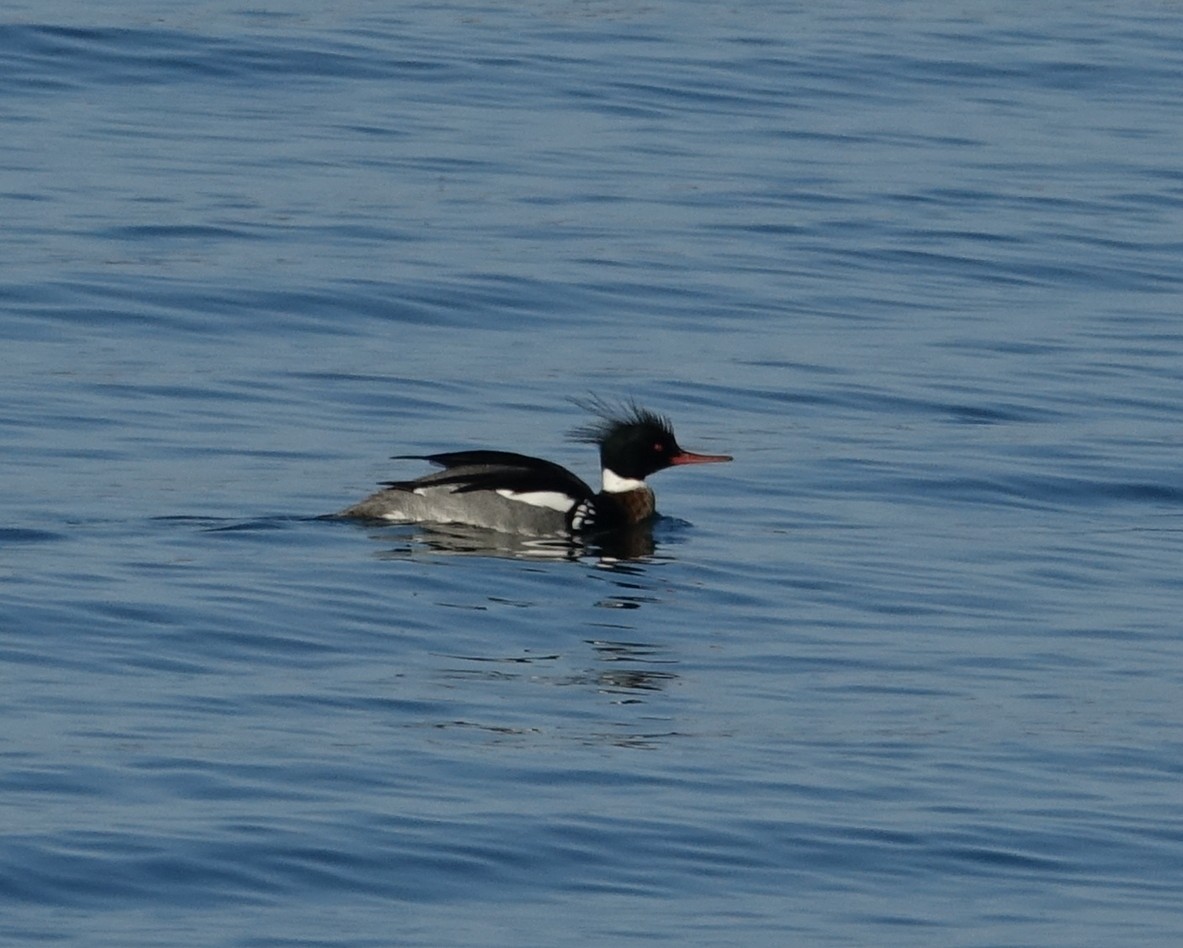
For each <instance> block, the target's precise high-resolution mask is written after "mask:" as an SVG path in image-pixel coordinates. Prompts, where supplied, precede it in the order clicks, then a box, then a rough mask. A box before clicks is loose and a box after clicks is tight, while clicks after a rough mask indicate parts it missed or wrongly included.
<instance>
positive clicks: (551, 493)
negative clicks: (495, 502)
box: [497, 488, 575, 513]
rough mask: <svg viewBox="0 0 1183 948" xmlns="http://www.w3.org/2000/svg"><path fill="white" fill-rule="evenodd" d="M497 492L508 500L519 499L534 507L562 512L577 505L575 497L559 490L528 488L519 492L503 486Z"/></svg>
mask: <svg viewBox="0 0 1183 948" xmlns="http://www.w3.org/2000/svg"><path fill="white" fill-rule="evenodd" d="M497 493H498V494H500V495H501V496H502V497H504V498H506V499H507V500H517V501H520V502H521V503H523V504H529V505H530V506H532V507H547V508H549V509H550V510H558V511H560V512H561V513H566V512H567V511H568V510H570V509H571V508H572V507H574V506H575V498H574V497H572V496H571V495H570V494H564V493H562V492H561V491H557V490H528V491H520V492H519V491H514V490H507V489H505V488H502V489H501V490H499V491H497Z"/></svg>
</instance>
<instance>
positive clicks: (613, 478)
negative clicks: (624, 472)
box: [604, 468, 645, 494]
mask: <svg viewBox="0 0 1183 948" xmlns="http://www.w3.org/2000/svg"><path fill="white" fill-rule="evenodd" d="M644 486H645V482H644V481H636V480H633V479H632V478H631V477H621V476H620V475H619V474H617V473H616V472H615V471H612V470H609V469H608V468H604V493H605V494H624V493H627V492H628V491H630V490H640V489H641V488H642V487H644Z"/></svg>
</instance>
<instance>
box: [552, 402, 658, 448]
mask: <svg viewBox="0 0 1183 948" xmlns="http://www.w3.org/2000/svg"><path fill="white" fill-rule="evenodd" d="M571 402H572V404H574V405H578V406H579V407H580V408H582V409H583V410H584V411H586V412H590V413H591V414H593V415H595V416H596V420H595V421H591V422H588V423H587V424H585V425H580V426H578V427H577V428H572V429H571V430H570V431H569V432H568V433H567V437H568V438H569V439H570V440H572V441H576V442H578V443H580V444H600V443H602V442H603V441H604V440H605V439H607V438H609V437H610V436H611V435H612V434H613V433H614V432H616V431H619V430H620V429H621V428H628V427H630V426H631V425H646V426H652V427H654V428H657V429H659V430H660V431H662V432H663V433H665V434H667V435H669V436H670V437H671V438H672V437H673V434H674V426H673V424H672V423H671V422H670V420H669V419H668V418H667V417H666V416H665V415H659V414H658V413H657V412H654V411H650V410H649V409H647V408H642V407H641V406H640V405H638V404H637V403H636V402H635V401H633V400H632V399H631V398H630V399H627V400H625V401H621V402H610V401H608V400H607V399H603V398H600V397H599V396H597V395H589V396H588V397H587V398H572V399H571Z"/></svg>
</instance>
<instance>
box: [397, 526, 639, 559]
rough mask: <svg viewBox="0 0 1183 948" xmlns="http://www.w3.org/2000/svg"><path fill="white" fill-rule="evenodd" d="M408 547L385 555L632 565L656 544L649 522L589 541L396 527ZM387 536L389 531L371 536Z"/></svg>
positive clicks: (462, 529)
mask: <svg viewBox="0 0 1183 948" xmlns="http://www.w3.org/2000/svg"><path fill="white" fill-rule="evenodd" d="M389 529H390V530H397V531H398V532H399V534H400V535H402V536H404V537H405V538H406V543H405V544H404V545H402V546H399V547H396V548H393V549H391V550H389V551H388V552H387V554H386V555H387V556H389V557H391V558H404V557H411V556H414V555H415V554H416V553H419V552H423V551H427V552H430V553H442V554H447V555H453V556H495V557H503V558H508V559H521V560H535V561H541V560H549V561H559V560H567V561H576V560H581V559H584V558H585V557H595V558H598V559H600V560H601V561H604V562H635V561H638V560H645V559H648V558H649V557H651V556H653V555H654V553H655V552H656V551H657V544H656V542H655V541H654V539H653V526H652V524H651V523H645V524H639V525H637V526H634V527H630V528H627V529H622V530H614V531H611V532H608V533H603V534H596V535H592V536H589V537H577V536H556V537H532V536H519V535H518V534H513V533H502V532H499V531H497V530H485V529H482V528H480V527H469V526H465V525H461V524H417V525H415V526H414V527H413V528H410V529H409V531H408V528H407V527H405V526H404V527H394V528H389ZM375 536H376V537H380V538H386V537H388V536H389V532H388V529H384V530H383V531H382V532H381V533H379V534H375Z"/></svg>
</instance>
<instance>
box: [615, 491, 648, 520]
mask: <svg viewBox="0 0 1183 948" xmlns="http://www.w3.org/2000/svg"><path fill="white" fill-rule="evenodd" d="M609 496H611V498H612V500H613V501H614V502H615V503H616V505H617V506H618V507H619V508H620V513H621V517H622V519H623V520H624V522H625V523H627V524H634V523H640V522H641V521H643V520H648V519H649V518H650V517H652V516H653V511H654V510H655V509H656V505H655V503H654V501H653V491H651V490H650V489H649V488H648V487H638V488H637V489H636V490H628V491H624V492H623V493H620V494H611V495H609Z"/></svg>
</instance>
